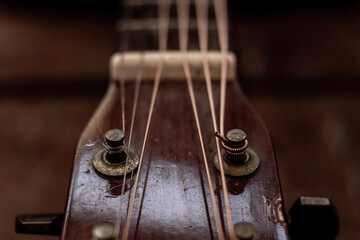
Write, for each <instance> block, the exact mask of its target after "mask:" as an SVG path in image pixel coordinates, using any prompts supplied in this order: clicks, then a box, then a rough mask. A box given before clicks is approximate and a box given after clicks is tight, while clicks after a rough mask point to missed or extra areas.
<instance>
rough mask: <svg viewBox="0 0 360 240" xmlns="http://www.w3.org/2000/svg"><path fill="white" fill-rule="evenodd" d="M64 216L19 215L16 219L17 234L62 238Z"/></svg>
mask: <svg viewBox="0 0 360 240" xmlns="http://www.w3.org/2000/svg"><path fill="white" fill-rule="evenodd" d="M63 218H64V214H32V215H19V216H17V217H16V218H15V231H16V232H17V233H28V234H43V235H53V236H60V233H61V226H62V222H63Z"/></svg>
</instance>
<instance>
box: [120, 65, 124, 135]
mask: <svg viewBox="0 0 360 240" xmlns="http://www.w3.org/2000/svg"><path fill="white" fill-rule="evenodd" d="M124 61H125V60H124V58H121V69H120V71H121V70H122V68H123V67H124ZM120 95H121V121H122V128H123V129H122V130H123V131H124V132H125V77H124V74H121V77H120Z"/></svg>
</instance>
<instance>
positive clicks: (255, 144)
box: [62, 81, 287, 239]
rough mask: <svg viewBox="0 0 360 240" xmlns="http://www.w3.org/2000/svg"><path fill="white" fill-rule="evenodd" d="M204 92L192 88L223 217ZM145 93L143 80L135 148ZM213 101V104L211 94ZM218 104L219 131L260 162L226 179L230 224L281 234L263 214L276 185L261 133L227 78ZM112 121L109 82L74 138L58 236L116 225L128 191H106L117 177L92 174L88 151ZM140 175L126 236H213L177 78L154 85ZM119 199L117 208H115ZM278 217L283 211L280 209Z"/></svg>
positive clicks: (115, 115) (268, 235)
mask: <svg viewBox="0 0 360 240" xmlns="http://www.w3.org/2000/svg"><path fill="white" fill-rule="evenodd" d="M204 89H205V85H204V84H203V83H197V84H196V85H195V94H196V98H197V105H198V109H199V117H200V121H201V125H202V129H203V136H204V140H205V145H206V150H207V155H208V161H209V165H210V167H211V174H212V180H213V184H214V186H215V187H216V189H215V193H216V196H217V201H218V202H219V203H220V211H221V215H222V216H224V212H223V210H224V207H223V202H222V192H221V186H220V185H219V184H220V179H219V178H220V177H219V173H218V171H217V170H216V169H215V168H214V165H213V164H212V158H213V156H214V155H215V143H214V138H213V132H212V125H211V118H210V109H209V104H208V101H207V96H206V94H207V93H206V91H204ZM133 90H134V86H133V85H132V84H131V83H128V84H126V107H125V108H126V109H125V111H126V114H125V115H126V116H127V117H126V128H127V129H129V126H130V116H131V109H132V94H133ZM151 90H152V84H151V83H143V84H142V86H141V89H140V99H139V105H138V110H137V115H136V118H135V128H134V129H135V131H134V135H133V140H132V144H131V146H132V147H133V148H134V149H135V151H137V152H139V151H140V149H141V144H142V139H143V135H144V130H145V123H146V122H145V121H146V117H147V114H148V107H149V100H150V94H151ZM214 91H215V93H218V92H219V86H218V84H214ZM215 100H216V101H215V103H216V104H217V105H218V102H219V99H218V96H217V94H216V99H215ZM226 104H227V105H226V117H225V129H226V130H229V129H232V128H241V129H243V130H245V131H246V133H247V135H248V139H249V142H250V147H251V148H252V149H254V150H255V151H256V152H257V154H258V155H259V157H260V159H261V164H260V167H259V169H258V170H257V171H256V172H255V173H254V174H253V175H251V176H249V177H245V178H229V177H228V178H227V183H228V188H229V192H230V195H229V200H230V206H231V210H232V216H233V219H234V223H237V222H241V221H247V222H251V223H253V225H254V226H255V228H256V230H257V231H258V232H259V234H260V236H261V239H287V233H286V232H287V231H286V224H285V223H283V224H281V223H275V222H276V221H278V220H279V218H274V216H272V214H269V209H271V206H272V202H273V201H274V199H276V198H281V190H280V183H279V178H278V174H277V168H276V162H275V158H274V154H273V149H272V145H271V141H270V138H269V135H268V132H267V130H266V128H265V127H264V125H263V123H262V121H261V120H260V119H259V117H258V115H257V114H256V113H255V112H254V110H253V109H252V108H251V106H250V105H249V103H248V102H247V100H246V99H245V97H244V96H243V94H242V91H241V89H240V87H239V85H238V83H229V86H228V95H227V103H226ZM120 126H121V108H120V89H119V86H118V85H117V84H116V83H110V85H109V89H108V91H107V94H106V96H105V97H104V99H103V102H102V103H101V104H100V107H99V108H98V109H97V111H96V112H95V114H94V116H93V117H92V119H91V120H90V122H89V124H88V125H87V127H86V128H85V130H84V132H83V134H82V136H81V139H80V141H79V145H78V148H77V153H76V157H75V162H74V167H73V173H72V180H71V187H70V191H69V196H68V203H67V209H66V221H65V224H64V228H63V233H62V239H89V238H90V237H91V228H92V226H94V225H95V224H97V223H100V222H104V221H105V222H110V223H115V222H116V218H118V217H121V222H122V223H124V221H125V214H126V208H127V206H128V203H129V202H128V200H129V191H126V192H125V194H124V195H123V196H118V195H119V194H118V193H119V192H114V191H109V189H110V188H112V187H114V185H115V186H116V184H118V181H119V180H116V179H115V180H114V179H107V178H104V177H100V176H99V175H98V174H97V173H96V172H95V170H94V168H93V167H92V159H93V156H94V155H95V154H96V153H97V152H98V151H99V150H100V149H102V139H103V137H102V136H103V134H104V133H105V132H106V131H107V130H109V129H111V128H120ZM127 138H128V136H127ZM140 174H141V176H140V180H139V188H138V191H137V194H138V195H137V196H136V199H135V205H134V215H133V218H132V222H131V227H130V239H143V238H145V237H146V238H150V239H151V238H152V239H169V238H174V239H215V238H216V233H215V232H214V229H215V225H214V224H215V223H214V218H213V216H212V211H211V209H209V208H210V207H211V204H210V199H209V198H210V197H209V193H208V187H207V184H206V179H205V172H204V166H203V164H202V159H201V152H200V144H199V140H198V137H197V133H196V126H195V122H194V117H193V115H192V111H191V105H190V100H189V97H188V92H187V89H186V85H185V82H184V83H169V82H165V81H163V82H161V83H160V88H159V93H158V96H157V101H156V104H155V110H154V115H153V119H152V124H151V127H150V132H149V138H148V142H147V147H146V150H145V157H144V165H143V166H142V168H141V172H140ZM116 181H117V182H116ZM113 190H114V189H113ZM114 193H115V194H114ZM120 201H122V206H123V207H122V209H121V212H119V206H120ZM270 212H271V211H270ZM278 214H279V215H280V216H281V215H283V216H285V215H284V214H283V209H282V208H280V210H279V212H278ZM223 220H224V219H222V222H223V224H224V221H223Z"/></svg>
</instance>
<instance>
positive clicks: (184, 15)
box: [177, 0, 225, 240]
mask: <svg viewBox="0 0 360 240" xmlns="http://www.w3.org/2000/svg"><path fill="white" fill-rule="evenodd" d="M177 11H178V24H179V43H180V51H181V55H182V60H183V67H184V72H185V77H186V82H187V86H188V90H189V95H190V100H191V105H192V108H193V112H194V116H195V122H196V126H197V130H198V135H199V140H200V145H201V151H202V155H203V160H204V165H205V170H206V177H207V181H208V184H209V191H210V198H211V203H212V206H213V213H214V216H215V225H216V229H217V232H218V239H221V240H222V239H225V237H224V232H223V229H222V226H221V220H220V216H219V210H218V207H217V205H216V201H215V194H214V190H213V186H212V183H211V177H210V172H209V166H208V163H207V157H206V153H205V147H204V141H203V138H202V134H201V128H200V122H199V116H198V110H197V107H196V100H195V94H194V88H193V83H192V78H191V72H190V67H189V60H188V55H187V48H188V30H189V29H188V27H189V0H178V1H177Z"/></svg>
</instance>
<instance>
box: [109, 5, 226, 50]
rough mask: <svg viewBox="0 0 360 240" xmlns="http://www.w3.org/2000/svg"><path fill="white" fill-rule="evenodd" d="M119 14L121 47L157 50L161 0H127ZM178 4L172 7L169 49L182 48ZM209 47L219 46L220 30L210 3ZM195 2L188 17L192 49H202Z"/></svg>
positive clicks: (124, 48)
mask: <svg viewBox="0 0 360 240" xmlns="http://www.w3.org/2000/svg"><path fill="white" fill-rule="evenodd" d="M119 15H120V18H119V20H118V22H117V23H116V32H117V36H118V45H117V50H118V51H142V50H144V51H145V50H155V51H156V50H158V49H159V46H158V30H159V29H158V1H156V0H125V1H122V2H121V3H120V14H119ZM177 18H178V16H177V13H176V5H175V4H174V3H173V4H172V6H171V9H170V24H169V33H168V49H169V50H178V49H179V40H178V39H179V36H178V20H177ZM208 34H209V35H208V36H209V46H208V47H209V50H218V49H219V42H218V33H217V28H216V22H215V13H214V7H213V5H212V4H210V5H209V31H208ZM198 42H199V40H198V33H197V23H196V11H195V3H194V1H191V5H190V20H189V50H198V49H199V43H198Z"/></svg>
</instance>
